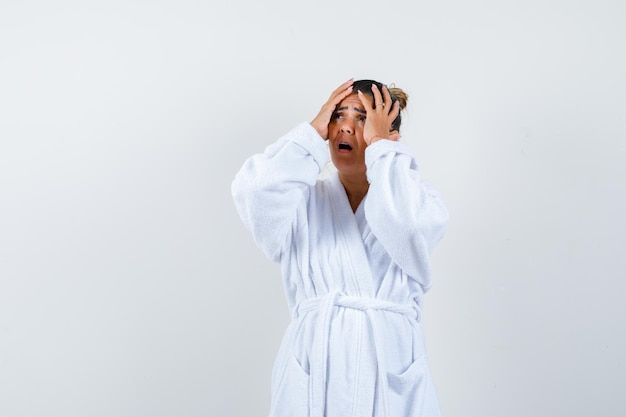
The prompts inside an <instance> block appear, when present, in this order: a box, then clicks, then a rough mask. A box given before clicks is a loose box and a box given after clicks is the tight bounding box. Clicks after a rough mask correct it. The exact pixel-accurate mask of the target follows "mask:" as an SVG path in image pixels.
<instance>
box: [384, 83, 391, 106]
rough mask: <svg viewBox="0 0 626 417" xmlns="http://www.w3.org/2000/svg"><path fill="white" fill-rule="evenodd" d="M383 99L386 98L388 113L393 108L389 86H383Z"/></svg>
mask: <svg viewBox="0 0 626 417" xmlns="http://www.w3.org/2000/svg"><path fill="white" fill-rule="evenodd" d="M383 98H384V103H385V107H386V108H387V111H390V110H391V108H390V106H391V93H389V89H388V88H387V86H386V85H385V86H383Z"/></svg>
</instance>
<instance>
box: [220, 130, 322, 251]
mask: <svg viewBox="0 0 626 417" xmlns="http://www.w3.org/2000/svg"><path fill="white" fill-rule="evenodd" d="M328 159H329V156H328V146H327V144H326V143H325V142H324V141H323V140H322V138H320V136H319V134H318V133H317V131H316V130H315V129H314V128H313V127H312V126H311V125H310V124H309V123H302V124H300V125H298V126H296V127H295V128H294V129H293V130H291V131H290V132H289V133H287V134H286V135H285V136H283V137H281V138H280V139H279V140H278V141H277V142H276V143H274V144H272V145H270V146H268V147H267V148H266V149H265V152H263V153H261V154H257V155H254V156H252V157H250V158H248V159H247V160H246V162H245V163H244V165H243V167H242V168H241V169H240V170H239V172H238V173H237V174H236V176H235V179H234V181H233V183H232V187H231V191H232V194H233V199H234V201H235V206H236V207H237V211H238V212H239V215H240V217H241V219H242V220H243V223H244V224H245V226H246V227H247V228H248V229H249V230H250V231H251V232H252V236H253V238H254V240H255V242H256V243H257V245H258V246H259V247H260V248H261V250H263V252H264V253H265V254H266V255H267V256H268V257H269V258H270V259H271V260H272V261H278V260H279V259H280V255H281V254H282V253H283V252H284V250H285V249H286V248H287V247H288V246H289V244H290V242H289V236H290V233H291V229H292V225H293V223H294V222H295V219H296V213H297V208H298V206H299V205H300V204H302V203H303V200H304V199H307V198H308V196H309V192H310V187H312V186H313V185H314V184H315V182H316V180H317V176H318V174H319V173H320V171H321V170H322V169H323V167H324V166H325V164H326V162H327V161H328Z"/></svg>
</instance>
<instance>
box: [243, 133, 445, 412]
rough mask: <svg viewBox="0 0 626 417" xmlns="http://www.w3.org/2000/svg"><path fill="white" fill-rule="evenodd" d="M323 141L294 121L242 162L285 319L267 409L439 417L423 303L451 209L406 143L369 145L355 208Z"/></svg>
mask: <svg viewBox="0 0 626 417" xmlns="http://www.w3.org/2000/svg"><path fill="white" fill-rule="evenodd" d="M328 161H329V150H328V144H327V142H326V141H324V140H323V139H322V138H321V137H320V136H319V135H318V133H317V132H316V130H315V129H314V128H313V127H312V126H311V125H310V124H308V123H302V124H300V125H298V126H297V127H296V128H294V129H293V130H292V131H290V132H289V133H287V134H286V135H285V136H283V137H282V138H280V139H279V140H278V141H277V142H276V143H274V144H272V145H270V146H268V147H267V148H266V149H265V152H264V153H261V154H257V155H254V156H252V157H251V158H249V159H248V160H247V161H246V162H245V164H244V165H243V167H242V168H241V170H240V171H239V172H238V173H237V175H236V177H235V180H234V181H233V185H232V192H233V197H234V201H235V205H236V206H237V210H238V212H239V215H240V216H241V218H242V220H243V222H244V224H245V225H246V227H248V228H249V229H250V230H251V232H252V234H253V237H254V240H255V242H256V243H257V245H258V246H259V247H260V248H261V250H263V252H264V253H265V254H266V255H267V256H268V257H269V258H270V259H271V260H273V261H276V262H280V264H281V268H282V274H283V283H284V288H285V293H286V296H287V302H288V304H289V308H290V311H291V312H292V315H293V321H292V322H291V324H290V325H289V327H288V328H287V331H286V333H285V336H284V339H283V342H282V345H281V348H280V350H279V353H278V357H277V359H276V363H275V365H274V371H273V374H272V405H271V410H270V417H371V416H374V417H435V416H439V415H440V413H439V406H438V402H437V397H436V393H435V390H434V387H433V383H432V380H431V375H430V371H429V369H428V364H427V360H426V352H425V344H424V336H423V332H422V327H421V319H422V316H421V305H422V300H423V295H424V293H425V292H426V291H427V290H428V289H429V287H430V286H431V272H430V262H429V254H430V252H431V250H432V249H433V247H434V246H435V244H436V243H437V242H438V241H439V239H440V238H441V237H442V235H443V231H444V228H445V224H446V221H447V219H448V213H447V210H446V208H445V206H444V204H443V202H442V200H441V198H440V195H439V193H438V192H437V191H435V190H434V189H433V188H431V187H430V186H429V185H428V184H426V183H425V182H423V181H422V179H421V178H420V174H419V172H418V170H417V163H416V161H415V158H414V156H413V153H412V151H411V149H410V148H409V147H408V146H407V144H405V143H403V142H395V141H391V140H384V139H383V140H380V141H377V142H375V143H373V144H372V145H370V146H369V147H368V148H367V149H366V152H365V162H366V166H367V178H368V181H369V183H370V187H369V191H368V193H367V195H366V197H365V198H364V199H363V201H362V202H361V204H360V206H359V207H358V209H357V210H356V212H355V213H353V212H352V209H351V207H350V204H349V202H348V198H347V195H346V192H345V189H344V188H343V186H342V184H341V182H340V180H339V177H338V176H337V173H336V172H334V173H333V175H331V176H329V177H328V178H324V179H320V178H319V177H320V173H321V171H322V169H323V168H324V167H325V165H326V164H327V162H328Z"/></svg>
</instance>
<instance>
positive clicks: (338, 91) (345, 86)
mask: <svg viewBox="0 0 626 417" xmlns="http://www.w3.org/2000/svg"><path fill="white" fill-rule="evenodd" d="M352 84H354V78H350V79H349V80H348V81H346V82H344V83H343V84H341V85H340V86H339V87H337V88H336V89H335V91H333V92H332V94H331V95H330V99H331V100H332V99H333V98H335V97H336V96H339V95H341V94H343V93H345V92H346V90H348V89H350V90H351V89H352ZM329 101H330V100H329Z"/></svg>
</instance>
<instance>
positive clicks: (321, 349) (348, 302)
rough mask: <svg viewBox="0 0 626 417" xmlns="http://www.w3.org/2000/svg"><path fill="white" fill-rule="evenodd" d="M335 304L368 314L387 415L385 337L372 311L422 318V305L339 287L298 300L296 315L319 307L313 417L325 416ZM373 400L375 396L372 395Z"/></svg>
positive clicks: (312, 360) (313, 363)
mask: <svg viewBox="0 0 626 417" xmlns="http://www.w3.org/2000/svg"><path fill="white" fill-rule="evenodd" d="M333 307H342V308H349V309H352V310H360V311H363V312H364V313H365V314H366V315H367V317H368V318H369V323H370V325H371V327H372V334H373V337H374V344H375V351H376V362H377V367H378V375H379V383H380V388H381V390H382V395H381V398H382V402H383V403H382V404H381V405H382V410H383V415H384V416H388V415H389V412H388V405H387V378H386V370H385V368H384V364H385V363H386V362H385V360H384V351H383V349H382V339H381V337H380V330H379V327H380V324H379V323H378V319H377V317H375V316H374V315H373V314H372V312H373V311H381V310H382V311H387V312H390V313H397V314H402V315H404V316H407V317H409V318H412V319H414V320H415V322H416V323H419V322H420V321H421V309H420V307H419V305H418V304H417V302H413V303H410V304H398V303H393V302H391V301H386V300H380V299H376V298H364V297H356V296H350V295H345V294H342V293H341V292H339V291H334V292H330V293H328V294H327V295H325V296H323V297H316V298H309V299H306V300H303V301H301V302H299V303H298V304H297V305H296V307H295V308H294V310H293V316H294V319H297V318H298V317H300V316H301V315H302V314H305V313H308V312H311V311H315V310H317V311H318V314H317V320H316V324H315V334H314V336H313V346H312V349H311V356H310V364H311V365H310V389H309V409H310V410H311V414H310V416H311V417H324V411H325V408H326V384H327V377H328V375H327V372H328V348H329V346H328V341H329V338H330V322H331V316H332V313H333ZM372 401H373V399H372Z"/></svg>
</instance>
